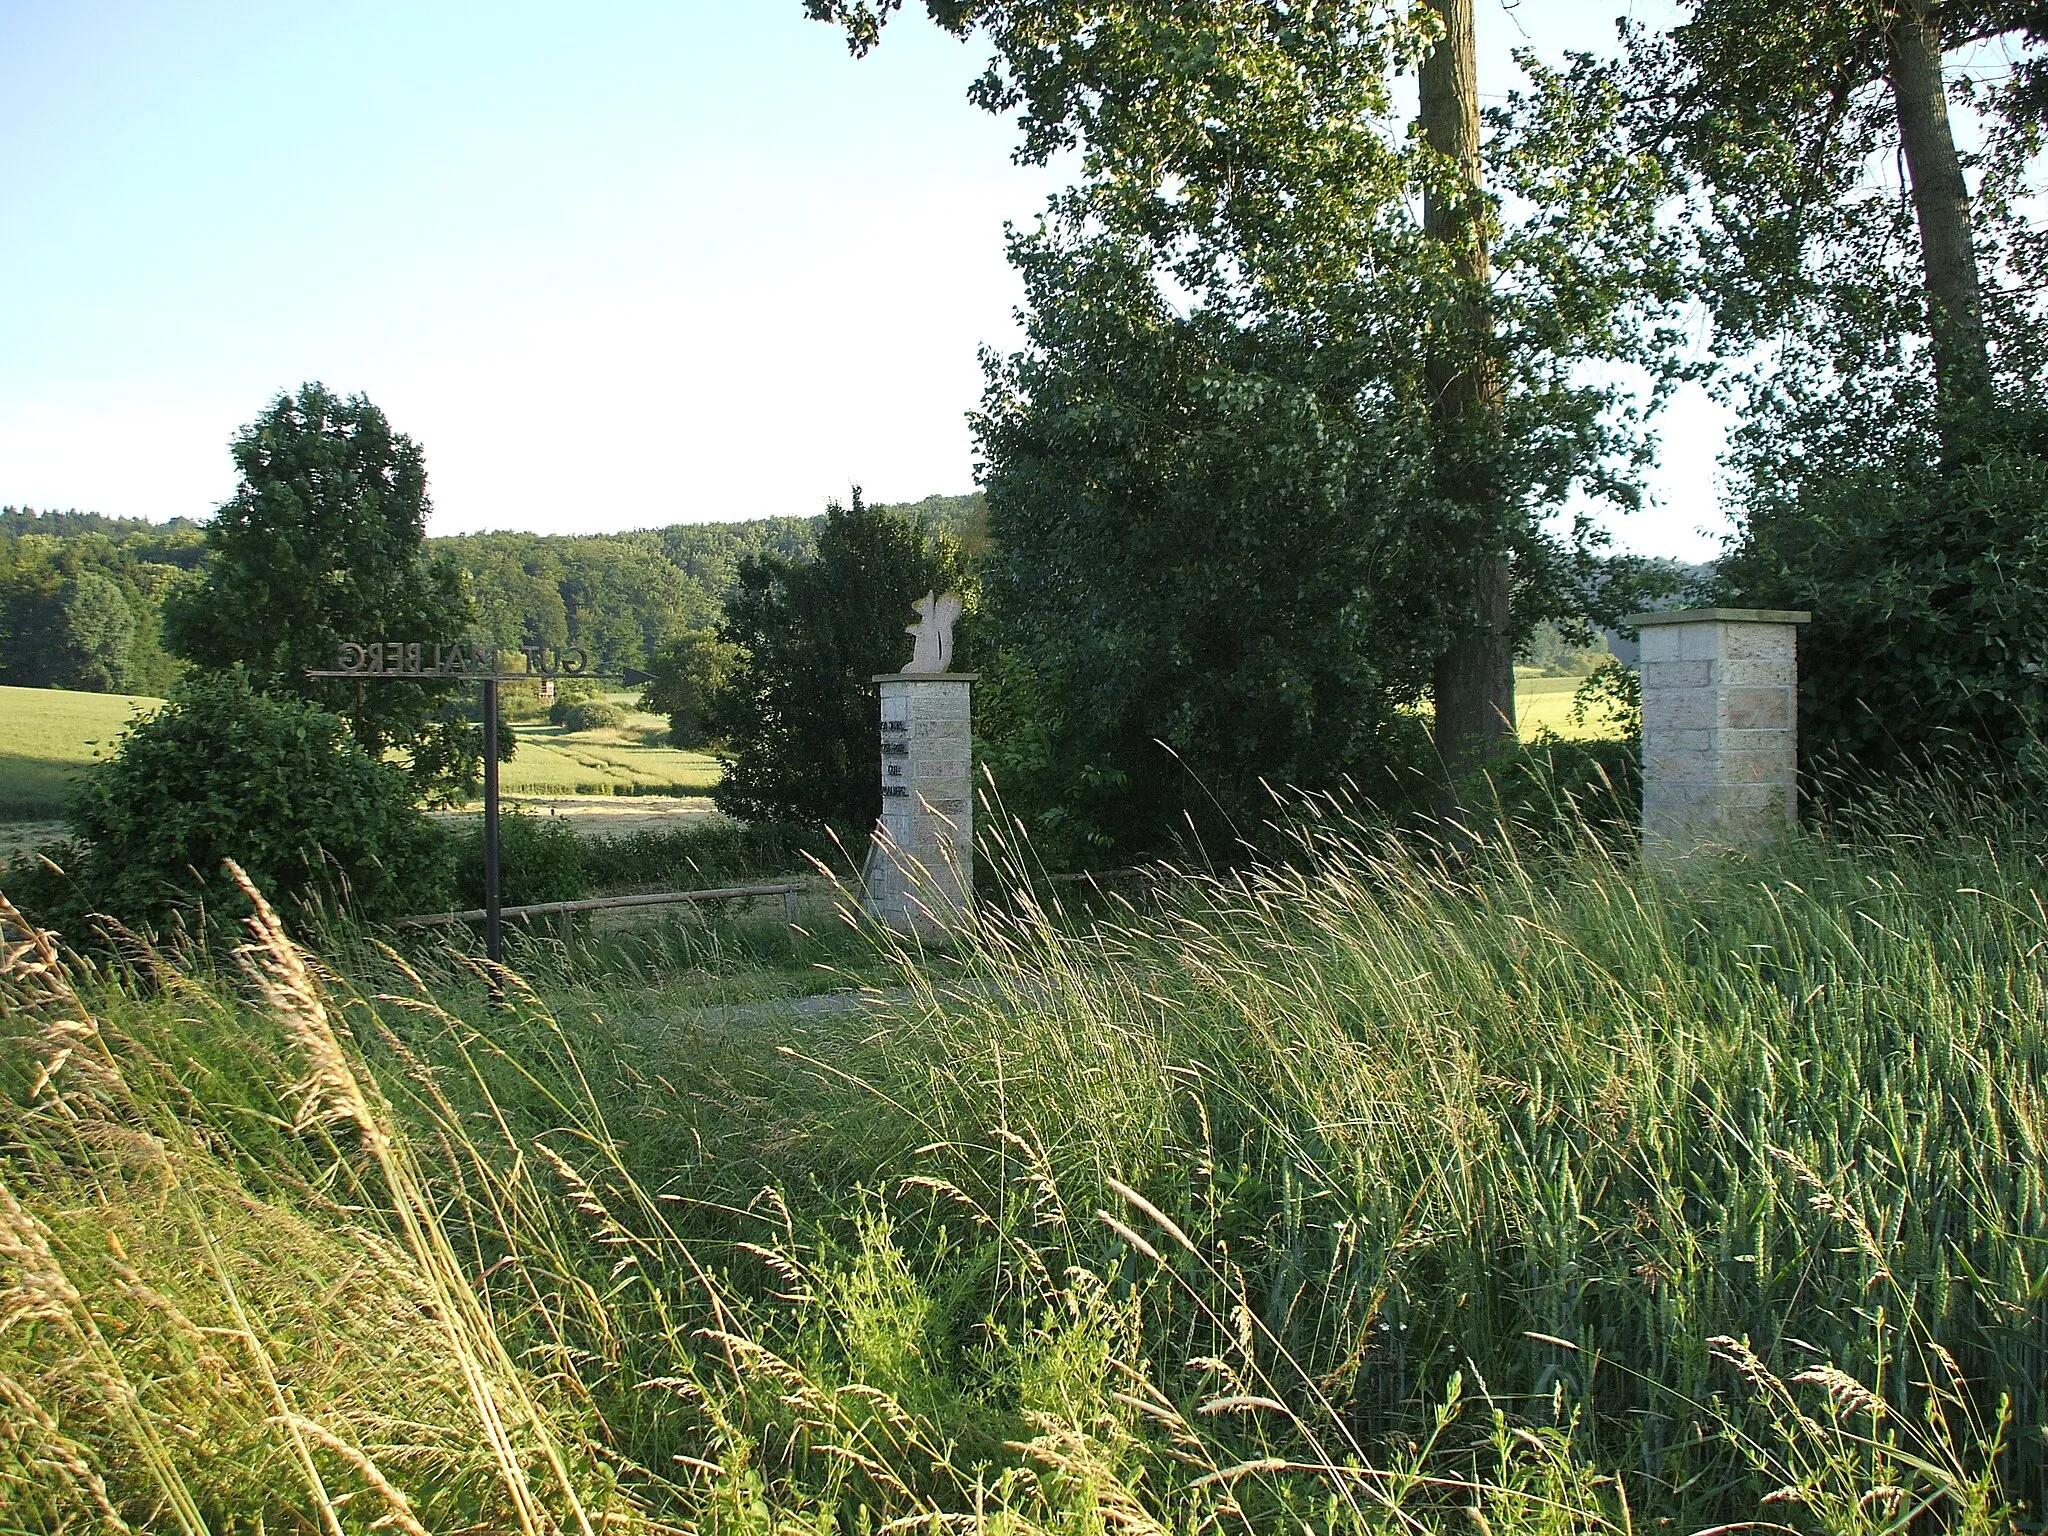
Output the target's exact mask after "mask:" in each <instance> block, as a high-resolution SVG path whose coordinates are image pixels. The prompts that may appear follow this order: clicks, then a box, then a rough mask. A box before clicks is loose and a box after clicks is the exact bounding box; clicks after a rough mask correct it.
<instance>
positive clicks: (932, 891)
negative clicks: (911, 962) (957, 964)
mask: <svg viewBox="0 0 2048 1536" xmlns="http://www.w3.org/2000/svg"><path fill="white" fill-rule="evenodd" d="M978 676H979V674H977V673H973V672H890V673H884V674H883V675H881V676H879V677H877V678H875V682H876V683H877V684H879V685H880V687H881V692H882V742H881V747H882V754H881V755H882V815H881V824H880V825H879V826H878V827H877V828H876V832H875V842H874V846H873V847H872V848H871V849H870V850H869V853H868V860H867V874H866V884H867V894H866V897H865V900H864V903H863V904H864V906H865V908H866V910H867V913H868V915H869V916H871V917H874V918H877V919H879V920H880V921H882V922H884V923H887V924H888V925H889V926H890V927H891V928H894V929H896V930H897V931H898V932H901V933H916V934H919V935H932V934H937V933H941V932H944V931H945V930H947V929H949V928H951V927H953V926H954V925H955V924H956V923H957V922H958V921H960V920H963V919H964V918H965V917H966V916H967V914H968V913H969V912H971V911H972V910H973V907H974V762H973V756H974V754H973V744H974V715H973V690H974V684H975V681H976V679H977V677H978Z"/></svg>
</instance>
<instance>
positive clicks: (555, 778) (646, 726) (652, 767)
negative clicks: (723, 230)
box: [0, 675, 1608, 840]
mask: <svg viewBox="0 0 2048 1536" xmlns="http://www.w3.org/2000/svg"><path fill="white" fill-rule="evenodd" d="M1579 682H1580V679H1578V678H1575V677H1541V676H1536V675H1522V676H1518V677H1517V678H1516V680H1515V709H1516V713H1517V717H1518V723H1519V724H1520V726H1521V728H1522V730H1523V732H1524V733H1525V734H1531V733H1534V732H1535V731H1537V730H1539V729H1542V730H1550V731H1554V732H1555V733H1556V734H1558V735H1559V736H1563V737H1567V738H1570V737H1590V736H1600V735H1604V734H1607V733H1608V730H1607V727H1605V726H1604V725H1601V724H1600V723H1598V722H1594V723H1590V724H1588V725H1583V726H1581V725H1578V724H1575V723H1574V722H1573V721H1572V719H1571V709H1572V696H1573V694H1574V692H1575V691H1576V690H1577V688H1578V686H1579ZM622 697H625V698H630V697H631V695H625V696H622ZM161 702H162V701H161V700H159V699H149V698H130V697H127V696H124V695H119V694H105V693H74V692H69V691H67V690H64V689H59V688H0V823H4V822H50V821H54V820H55V819H56V818H58V817H59V816H61V815H62V814H63V810H64V795H65V791H66V788H67V786H68V785H69V784H70V782H71V780H72V779H73V778H74V777H75V776H76V775H77V774H78V773H79V772H80V770H82V769H84V768H86V767H88V766H90V765H91V763H92V761H93V754H94V753H95V752H96V751H101V750H105V749H107V748H109V747H111V745H112V744H113V742H114V741H115V739H116V738H117V737H119V735H120V733H121V732H122V731H123V730H124V729H126V728H127V726H128V723H129V722H130V721H131V720H133V719H135V718H137V716H138V714H146V713H147V712H148V711H149V710H151V709H154V708H155V707H156V706H157V705H158V704H159V703H161ZM513 733H514V734H515V735H516V736H517V737H518V739H519V750H518V752H517V753H516V754H515V755H514V757H513V759H512V761H511V762H509V763H506V764H505V765H504V767H503V770H502V777H501V779H500V781H499V782H500V784H501V786H502V787H503V789H504V792H505V794H506V795H507V796H509V797H513V798H516V799H519V800H521V801H525V802H537V803H538V804H537V806H536V808H540V809H553V810H558V811H560V812H562V813H563V814H573V815H574V816H575V818H576V820H577V822H578V825H579V827H581V828H583V829H584V830H587V831H605V832H628V831H639V830H643V826H642V822H643V821H646V820H647V818H650V817H651V818H654V820H655V821H661V822H665V821H667V820H668V819H669V818H672V817H674V816H677V815H682V816H697V815H703V814H706V813H708V811H709V809H710V807H709V804H708V802H706V801H705V800H704V799H703V798H702V797H703V796H705V795H707V794H708V793H709V792H710V790H711V787H712V786H713V785H714V784H716V783H717V782H718V776H719V772H720V767H719V762H718V759H716V758H715V757H711V756H709V755H708V754H706V753H702V752H684V751H680V750H678V749H676V748H674V747H671V746H669V745H668V743H667V741H666V739H665V737H666V734H667V722H666V721H665V720H664V719H663V718H662V717H661V716H659V715H650V714H644V713H641V712H638V711H635V712H633V713H631V714H629V715H628V716H627V717H626V719H625V721H624V722H623V723H622V724H620V725H618V726H614V727H609V728H606V729H603V730H594V731H580V732H577V733H575V734H573V735H572V734H569V733H567V732H565V731H563V730H562V729H561V728H560V727H558V726H554V725H549V724H547V723H546V722H544V721H542V722H535V723H528V724H515V725H514V726H513ZM613 797H619V798H621V799H622V800H623V801H624V803H621V804H618V805H617V806H615V807H608V806H607V805H606V804H605V803H604V802H605V801H606V800H608V799H611V798H613ZM649 797H652V798H649ZM643 798H648V803H647V804H645V805H639V806H636V805H635V804H633V802H634V801H637V800H641V799H643ZM657 801H658V802H659V803H657ZM649 824H652V823H651V822H650V823H649ZM39 840H40V839H39Z"/></svg>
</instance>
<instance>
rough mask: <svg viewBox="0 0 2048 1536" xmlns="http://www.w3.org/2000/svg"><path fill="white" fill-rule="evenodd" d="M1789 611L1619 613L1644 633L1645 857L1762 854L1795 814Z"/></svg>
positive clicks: (1794, 633) (1795, 701)
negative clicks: (1707, 851) (1713, 851)
mask: <svg viewBox="0 0 2048 1536" xmlns="http://www.w3.org/2000/svg"><path fill="white" fill-rule="evenodd" d="M1812 617H1813V616H1812V615H1811V614H1808V613H1794V612H1789V611H1787V610H1784V609H1768V608H1689V609H1682V610H1679V611H1677V612H1673V613H1636V614H1630V615H1629V616H1628V617H1627V618H1626V619H1624V620H1622V622H1623V623H1624V624H1627V625H1630V626H1632V627H1634V628H1635V629H1636V630H1638V631H1639V632H1640V633H1641V635H1642V669H1643V856H1644V857H1645V858H1646V859H1649V860H1651V861H1653V862H1659V863H1668V862H1670V861H1672V860H1675V859H1679V858H1683V857H1684V856H1685V855H1686V854H1688V853H1691V852H1693V851H1694V850H1696V849H1702V848H1728V849H1736V850H1739V851H1742V852H1748V853H1754V852H1758V851H1760V850H1762V849H1764V848H1766V847H1768V846H1769V845H1770V844H1772V843H1774V842H1776V841H1778V840H1779V839H1781V838H1783V837H1784V836H1786V835H1787V834H1788V833H1789V832H1791V830H1792V829H1793V828H1794V827H1795V826H1796V825H1797V824H1798V821H1799V778H1798V769H1799V626H1800V625H1801V624H1804V623H1805V622H1806V621H1807V620H1808V619H1810V618H1812Z"/></svg>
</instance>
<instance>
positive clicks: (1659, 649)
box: [1642, 624, 1678, 667]
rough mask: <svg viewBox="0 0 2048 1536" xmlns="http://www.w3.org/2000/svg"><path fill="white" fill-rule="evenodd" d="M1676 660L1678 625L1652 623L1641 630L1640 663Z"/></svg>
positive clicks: (1647, 663) (1645, 664)
mask: <svg viewBox="0 0 2048 1536" xmlns="http://www.w3.org/2000/svg"><path fill="white" fill-rule="evenodd" d="M1676 660H1678V626H1676V625H1671V624H1654V625H1648V626H1645V627H1644V629H1643V630H1642V664H1643V665H1644V666H1646V667H1647V666H1649V665H1650V664H1651V663H1652V662H1658V661H1676Z"/></svg>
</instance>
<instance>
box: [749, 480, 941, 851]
mask: <svg viewBox="0 0 2048 1536" xmlns="http://www.w3.org/2000/svg"><path fill="white" fill-rule="evenodd" d="M961 576H962V573H961V571H960V568H959V562H958V559H957V556H956V554H955V552H954V549H953V547H952V545H951V543H950V541H948V540H947V539H945V538H944V537H943V536H936V535H933V534H929V533H927V532H926V531H925V529H923V528H922V527H920V526H919V525H918V524H917V523H916V522H914V521H913V520H912V519H910V518H908V517H905V516H903V515H902V514H901V513H895V512H885V511H882V510H880V509H878V508H873V507H869V506H868V505H866V503H865V502H863V501H862V499H861V495H860V492H859V491H858V490H855V492H854V493H853V499H852V503H851V504H850V505H848V506H840V505H839V504H838V503H836V502H834V503H833V504H832V505H831V506H830V507H829V508H828V509H827V511H826V515H825V527H824V529H823V531H821V532H820V533H819V535H818V555H817V558H816V559H815V560H809V561H797V560H789V559H785V558H783V557H781V556H778V555H772V554H769V555H758V556H749V557H748V558H746V559H744V560H742V561H741V562H740V566H739V584H738V586H737V587H736V588H735V589H734V591H733V593H732V595H731V597H730V598H729V599H728V600H727V603H726V610H725V622H724V623H723V624H722V625H721V626H720V628H719V632H718V633H719V639H720V640H722V641H723V642H725V643H726V644H728V645H730V646H733V647H735V648H736V653H737V654H736V657H735V659H734V661H733V663H732V669H731V671H730V673H729V674H728V675H727V677H726V680H725V684H724V686H723V687H722V688H721V689H720V690H719V691H718V693H717V694H716V695H715V697H714V699H713V701H712V707H711V711H710V725H711V729H712V731H713V732H714V733H715V734H717V735H719V736H722V737H723V738H724V739H725V740H726V742H727V743H728V745H729V749H730V751H731V754H732V757H731V762H730V765H729V766H728V768H727V769H726V772H725V776H724V777H723V778H722V779H721V780H720V781H719V782H718V785H717V787H716V788H714V789H713V790H712V792H711V793H712V798H713V800H714V801H716V802H717V805H718V808H719V809H720V810H722V811H724V812H725V813H726V814H728V815H730V816H736V817H739V818H740V819H742V820H745V821H769V822H797V823H802V824H805V825H810V826H833V827H838V828H841V829H842V830H845V831H847V832H849V833H852V834H854V835H856V836H861V835H865V834H866V832H867V831H868V829H869V828H870V827H871V826H872V825H873V823H874V820H875V817H876V816H877V815H878V814H879V812H880V808H881V799H882V797H881V778H880V774H879V772H878V771H877V769H876V766H875V765H876V761H877V759H876V756H875V720H876V713H875V711H876V704H875V686H874V683H873V681H872V679H873V678H874V677H875V676H876V675H877V674H879V673H884V672H895V671H898V670H899V669H900V668H901V667H902V665H903V663H904V661H905V660H906V659H907V658H908V657H909V655H910V647H911V643H910V638H909V636H908V635H907V634H905V632H904V631H905V629H906V627H907V626H908V625H909V624H911V623H912V622H913V621H914V620H915V619H916V614H915V613H914V612H913V611H912V608H911V605H912V604H913V603H914V602H915V601H916V600H917V599H918V598H920V597H922V596H923V595H924V594H925V593H926V592H929V591H933V590H938V591H946V590H957V588H958V586H959V583H960V580H961Z"/></svg>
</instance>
